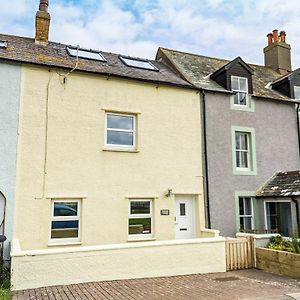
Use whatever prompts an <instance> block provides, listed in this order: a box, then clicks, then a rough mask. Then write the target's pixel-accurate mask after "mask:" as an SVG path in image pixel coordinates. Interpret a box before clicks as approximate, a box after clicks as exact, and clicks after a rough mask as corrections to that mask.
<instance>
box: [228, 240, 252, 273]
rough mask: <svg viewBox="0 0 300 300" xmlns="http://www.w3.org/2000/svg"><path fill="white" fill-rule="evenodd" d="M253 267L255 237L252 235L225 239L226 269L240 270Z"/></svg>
mask: <svg viewBox="0 0 300 300" xmlns="http://www.w3.org/2000/svg"><path fill="white" fill-rule="evenodd" d="M254 267H255V239H254V238H253V236H248V237H245V238H236V239H229V238H228V239H227V240H226V269H227V271H231V270H240V269H250V268H254Z"/></svg>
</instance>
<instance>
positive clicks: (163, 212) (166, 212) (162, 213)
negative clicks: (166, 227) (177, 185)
mask: <svg viewBox="0 0 300 300" xmlns="http://www.w3.org/2000/svg"><path fill="white" fill-rule="evenodd" d="M160 214H161V215H162V216H168V215H169V214H170V210H169V209H161V211H160Z"/></svg>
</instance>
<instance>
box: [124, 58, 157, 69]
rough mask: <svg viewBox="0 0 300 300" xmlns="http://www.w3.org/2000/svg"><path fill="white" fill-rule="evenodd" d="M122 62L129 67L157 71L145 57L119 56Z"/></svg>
mask: <svg viewBox="0 0 300 300" xmlns="http://www.w3.org/2000/svg"><path fill="white" fill-rule="evenodd" d="M120 59H121V60H122V62H123V63H124V64H125V65H126V66H129V67H134V68H139V69H146V70H152V71H158V69H157V68H156V67H155V66H154V65H153V64H152V63H151V62H150V61H148V60H147V59H141V58H134V57H129V56H120Z"/></svg>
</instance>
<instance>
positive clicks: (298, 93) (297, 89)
mask: <svg viewBox="0 0 300 300" xmlns="http://www.w3.org/2000/svg"><path fill="white" fill-rule="evenodd" d="M294 94H295V99H300V86H294Z"/></svg>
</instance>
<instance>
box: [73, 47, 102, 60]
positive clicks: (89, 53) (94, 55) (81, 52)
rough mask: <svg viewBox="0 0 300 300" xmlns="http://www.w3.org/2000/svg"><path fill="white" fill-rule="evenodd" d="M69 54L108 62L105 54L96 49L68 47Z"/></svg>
mask: <svg viewBox="0 0 300 300" xmlns="http://www.w3.org/2000/svg"><path fill="white" fill-rule="evenodd" d="M67 51H68V54H69V55H70V56H73V57H77V56H78V57H81V58H86V59H92V60H99V61H103V62H106V59H105V58H104V56H103V55H102V54H101V53H100V51H96V50H87V49H81V48H76V47H67Z"/></svg>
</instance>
